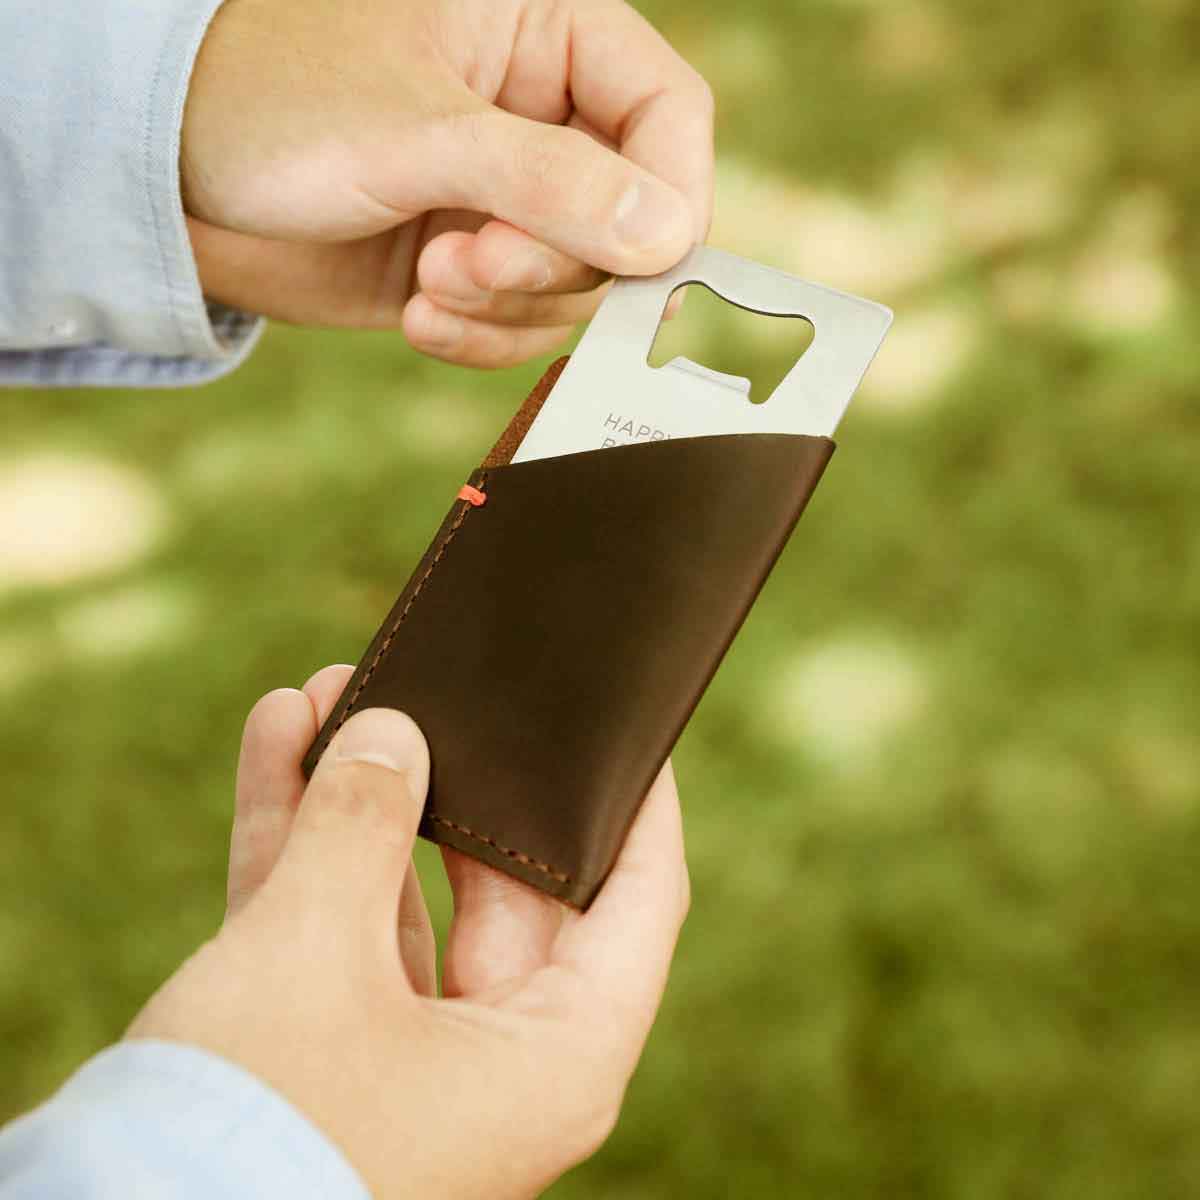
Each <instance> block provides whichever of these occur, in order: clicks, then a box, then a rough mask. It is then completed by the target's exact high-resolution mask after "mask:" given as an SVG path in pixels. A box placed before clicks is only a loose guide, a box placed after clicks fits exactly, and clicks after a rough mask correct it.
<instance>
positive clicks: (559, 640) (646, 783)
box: [305, 359, 834, 908]
mask: <svg viewBox="0 0 1200 1200" xmlns="http://www.w3.org/2000/svg"><path fill="white" fill-rule="evenodd" d="M565 363H566V360H565V359H561V360H559V361H558V362H557V363H555V364H554V366H553V367H551V369H550V370H549V371H548V372H547V374H546V375H545V376H544V377H543V379H542V380H541V382H540V383H539V384H538V386H537V388H535V389H534V391H533V393H532V394H531V395H530V397H529V399H528V400H527V401H526V403H525V404H524V405H523V406H522V408H521V410H520V411H519V412H518V413H517V415H516V416H515V417H514V418H513V421H512V422H511V424H510V425H509V427H508V429H507V430H506V431H505V433H504V434H503V435H502V436H501V438H500V440H499V441H498V442H497V444H496V447H495V448H494V449H493V451H492V452H491V454H489V455H488V457H487V459H485V461H484V463H483V464H482V465H481V466H480V467H479V469H478V470H476V471H475V472H474V473H473V474H472V475H471V477H470V480H469V486H470V488H473V489H475V494H474V495H473V496H471V498H467V499H463V498H460V499H458V500H457V501H455V503H454V504H453V505H452V507H451V509H450V511H449V513H447V515H446V518H445V520H444V521H443V522H442V525H441V527H440V529H439V530H438V532H437V535H436V536H435V538H434V539H433V542H432V543H431V544H430V546H429V549H428V550H427V551H426V552H425V554H424V556H423V557H422V559H421V561H420V563H418V565H417V568H416V570H415V571H414V572H413V574H412V577H411V578H410V579H409V581H408V584H407V585H406V586H405V588H404V590H403V592H401V594H400V597H399V599H398V600H397V601H396V604H395V606H394V607H393V609H392V611H391V612H390V613H389V614H388V617H387V619H386V620H385V621H384V623H383V625H382V626H381V628H380V629H379V632H378V633H377V634H376V635H375V638H374V639H373V640H372V642H371V644H370V646H369V647H368V649H367V651H366V653H365V655H364V656H363V658H362V661H361V662H360V663H359V665H358V668H357V669H356V670H355V672H354V675H353V677H352V678H351V680H350V682H349V684H348V685H347V687H346V689H345V691H344V693H343V694H342V697H341V698H340V700H339V701H338V703H337V705H336V707H335V708H334V710H333V712H332V713H331V714H330V717H329V719H328V721H327V722H326V723H325V726H324V728H323V729H322V730H321V732H320V734H319V736H318V737H317V739H316V741H315V743H314V744H313V746H312V748H311V750H310V751H309V753H308V756H307V757H306V759H305V771H306V772H311V771H312V769H313V767H315V765H316V762H317V760H318V759H319V757H320V755H321V754H322V752H323V751H324V749H325V747H326V746H327V745H328V744H329V741H330V739H331V738H332V737H333V735H334V734H335V733H336V732H337V730H338V729H339V728H340V727H341V725H342V723H343V722H344V721H345V720H346V719H347V718H348V717H349V716H350V715H351V714H352V713H354V712H357V711H359V710H361V709H364V708H370V707H377V706H382V707H390V708H396V709H401V710H403V711H405V712H407V713H408V714H409V715H411V716H412V717H413V718H414V720H416V721H417V723H418V724H419V725H420V726H421V728H422V730H423V731H424V733H425V736H426V739H427V741H428V743H429V748H430V758H431V782H430V791H429V798H428V801H427V804H426V807H425V811H424V814H423V817H422V820H421V827H420V829H421V834H422V835H423V836H424V837H426V838H428V839H430V840H431V841H434V842H438V843H441V844H443V845H448V846H452V847H454V848H455V849H457V850H460V851H462V852H463V853H466V854H469V855H472V856H473V857H475V858H477V859H480V860H482V861H483V862H486V863H489V864H490V865H492V866H493V867H496V868H498V869H499V870H501V871H504V872H507V873H508V874H509V875H512V876H515V877H516V878H518V879H521V880H523V881H524V882H526V883H528V884H531V885H532V886H533V887H536V888H539V889H541V890H542V891H544V892H547V893H550V894H551V895H554V896H557V897H559V898H560V899H562V900H564V901H566V902H567V903H569V904H572V905H575V906H578V907H580V908H586V907H587V906H588V905H589V904H590V903H591V901H592V900H593V899H594V897H595V895H596V893H597V891H598V890H599V888H600V886H601V884H602V883H603V882H604V879H605V878H606V876H607V875H608V873H609V871H610V870H611V869H612V866H613V863H614V862H615V860H616V857H617V854H618V852H619V851H620V848H621V844H622V842H623V840H624V838H625V835H626V833H627V832H628V829H629V827H630V825H631V824H632V822H633V819H634V817H635V816H636V814H637V811H638V808H639V806H640V804H641V802H642V799H643V797H644V796H645V794H646V792H647V790H648V789H649V787H650V784H651V783H652V782H653V780H654V778H655V776H656V775H657V774H658V772H659V770H660V769H661V767H662V765H663V763H664V762H665V761H666V759H667V757H668V755H669V754H670V753H671V750H672V748H673V746H674V744H675V742H676V740H677V738H678V737H679V735H680V733H681V732H682V730H683V728H684V726H685V725H686V723H687V721H688V718H689V717H690V716H691V713H692V711H693V709H694V708H695V706H696V704H697V703H698V702H699V700H700V697H701V696H702V695H703V693H704V690H705V688H706V687H707V686H708V683H709V681H710V680H711V679H712V677H713V674H714V673H715V672H716V670H717V667H718V665H719V664H720V662H721V659H722V657H723V656H724V654H725V652H726V650H727V649H728V648H729V645H730V643H731V642H732V641H733V638H734V636H735V635H736V633H737V631H738V629H739V628H740V627H741V625H742V622H743V621H744V620H745V618H746V615H747V613H748V612H749V610H750V608H751V606H752V605H753V603H754V600H755V598H756V596H757V595H758V592H759V590H760V589H761V587H762V585H763V583H764V582H765V580H766V578H767V576H768V574H769V573H770V571H771V568H772V567H773V565H774V563H775V561H776V559H777V557H778V556H779V554H780V552H781V550H782V549H783V547H784V545H785V543H786V542H787V540H788V537H789V535H790V534H791V531H792V529H793V527H794V525H795V523H796V521H797V520H798V519H799V517H800V514H801V512H802V511H803V510H804V507H805V505H806V504H807V502H808V499H809V497H810V496H811V495H812V492H813V490H814V488H815V487H816V485H817V483H818V481H819V480H820V477H821V474H822V472H823V471H824V469H825V466H826V464H827V463H828V461H829V458H830V456H831V455H832V453H833V450H834V443H833V442H832V441H831V440H830V439H829V438H825V437H815V436H807V435H803V434H758V433H741V434H733V435H728V436H713V437H691V438H679V439H674V440H662V441H656V442H644V443H640V444H636V445H628V446H617V447H611V448H608V449H603V450H594V451H584V452H581V453H575V454H566V455H562V456H560V457H555V458H543V459H535V460H530V461H525V462H520V463H517V464H515V465H513V464H510V462H509V460H510V459H511V457H512V455H513V453H514V452H515V450H516V448H517V446H519V445H520V442H521V440H522V438H523V437H524V434H525V431H526V430H528V428H529V425H530V423H531V422H532V420H533V418H534V416H536V414H537V411H538V409H539V407H540V405H541V404H542V402H543V401H544V400H545V398H546V396H547V395H548V394H549V392H550V389H551V388H552V387H553V386H554V383H555V381H556V380H557V378H558V375H559V374H560V373H561V371H562V368H563V366H564V365H565ZM464 492H466V489H464ZM481 497H482V498H483V499H482V503H480V499H481Z"/></svg>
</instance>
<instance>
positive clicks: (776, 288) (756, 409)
mask: <svg viewBox="0 0 1200 1200" xmlns="http://www.w3.org/2000/svg"><path fill="white" fill-rule="evenodd" d="M691 283H700V284H704V285H705V286H706V287H708V288H709V289H711V290H712V291H713V292H715V293H716V294H717V295H718V296H720V297H721V298H722V299H724V300H726V301H728V302H729V303H731V304H734V305H737V306H738V307H739V308H744V309H748V310H750V311H751V312H757V313H761V314H763V315H764V316H776V317H803V318H805V319H806V320H808V321H809V322H811V324H812V326H813V330H814V333H813V341H812V345H811V346H809V348H808V349H807V351H805V353H804V355H803V357H802V358H801V359H800V360H799V361H798V362H797V363H796V365H795V366H794V367H793V368H792V369H791V371H790V372H789V373H788V374H787V376H786V377H785V378H784V380H783V381H782V383H780V385H779V387H778V388H776V389H775V392H774V393H773V394H772V395H771V396H770V397H769V398H768V399H766V400H765V401H763V402H762V403H761V404H755V403H751V400H750V384H749V381H748V380H746V379H742V378H740V377H738V376H732V375H723V374H721V373H720V372H718V371H713V370H710V369H709V368H707V367H704V366H701V365H700V364H698V363H694V362H692V361H691V360H690V359H686V358H676V359H673V360H672V361H671V362H669V363H667V364H666V365H664V366H662V367H651V366H650V365H649V361H648V360H649V356H650V351H651V348H652V347H653V345H654V340H655V337H656V335H657V333H658V327H659V324H660V322H661V320H662V316H663V313H664V311H665V310H666V307H667V303H668V302H669V300H670V298H671V296H672V294H673V293H674V292H675V291H677V290H678V289H679V288H681V287H686V286H687V285H688V284H691ZM891 322H892V314H891V312H890V310H889V309H887V308H885V307H884V306H883V305H882V304H876V303H874V302H873V301H870V300H863V299H861V298H859V297H858V296H851V295H847V294H846V293H845V292H836V291H833V290H832V289H830V288H826V287H821V286H820V285H818V284H815V283H809V282H807V281H805V280H803V279H797V278H796V277H794V276H792V275H786V274H784V273H783V272H782V271H776V270H773V269H772V268H770V267H766V266H763V265H761V264H760V263H756V262H752V261H750V260H749V259H744V258H739V257H737V256H736V255H733V254H728V253H726V252H725V251H722V250H716V249H713V248H712V247H709V246H697V247H696V248H695V249H694V250H693V251H692V252H691V253H690V254H689V255H688V256H687V257H686V258H685V259H684V260H683V261H682V262H681V263H679V265H678V266H676V267H675V268H673V269H672V270H670V271H667V272H665V273H664V274H662V275H656V276H652V277H650V278H623V279H619V280H617V282H616V283H615V284H614V285H613V287H612V290H611V291H610V292H609V294H608V296H607V297H606V298H605V300H604V303H603V304H602V305H601V307H600V310H599V311H598V312H597V313H596V316H595V317H594V318H593V319H592V323H591V325H590V326H589V327H588V330H587V332H586V333H585V334H584V336H583V338H582V340H581V341H580V343H579V346H578V348H577V349H576V350H575V352H574V353H573V354H572V356H571V360H570V362H569V363H568V364H567V367H566V369H565V370H564V371H563V373H562V376H561V378H560V379H559V380H558V382H557V383H556V384H555V386H554V390H553V391H552V392H551V393H550V396H549V398H548V399H547V400H546V403H545V404H544V405H543V406H542V409H541V411H540V412H539V413H538V415H537V417H536V418H535V419H534V422H533V424H532V425H531V427H530V429H529V432H528V433H527V434H526V436H525V438H524V440H523V441H522V442H521V445H520V446H519V447H518V449H517V452H516V454H515V455H514V456H513V459H512V461H513V462H514V463H519V462H526V461H528V460H530V459H538V458H553V457H556V456H558V455H562V454H573V453H577V452H578V451H581V450H598V449H603V448H605V447H609V446H624V445H630V444H632V443H636V442H641V441H661V440H665V439H668V438H685V437H704V436H713V435H718V434H730V433H794V434H810V435H815V436H823V437H832V436H833V433H834V431H835V430H836V429H837V426H838V422H839V421H840V420H841V418H842V414H843V413H844V412H845V411H846V407H847V406H848V405H849V403H850V399H851V397H852V396H853V395H854V391H855V389H856V388H857V387H858V384H859V382H860V380H861V379H862V377H863V374H864V373H865V372H866V369H867V367H868V366H869V365H870V363H871V360H872V359H873V358H874V357H875V353H876V351H877V350H878V349H879V346H880V344H881V343H882V342H883V338H884V335H885V334H886V333H887V331H888V327H889V326H890V325H891ZM614 397H617V398H620V399H621V400H622V401H623V404H622V405H621V406H620V407H619V408H618V407H615V401H614Z"/></svg>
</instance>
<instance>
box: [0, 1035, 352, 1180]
mask: <svg viewBox="0 0 1200 1200" xmlns="http://www.w3.org/2000/svg"><path fill="white" fill-rule="evenodd" d="M0 1197H2V1198H3V1200H318V1198H320V1200H369V1197H368V1194H367V1191H366V1189H365V1188H364V1187H363V1185H362V1182H361V1181H360V1180H359V1178H358V1176H357V1174H356V1173H355V1172H354V1170H353V1168H352V1167H351V1166H350V1164H349V1163H348V1162H347V1161H346V1159H345V1158H344V1157H343V1156H342V1154H341V1152H340V1151H339V1150H337V1149H336V1148H335V1147H334V1146H333V1144H332V1143H331V1142H329V1141H327V1140H326V1139H325V1138H324V1137H322V1136H320V1135H319V1134H318V1133H317V1132H316V1130H315V1129H314V1128H313V1126H312V1125H311V1124H309V1122H308V1121H307V1120H305V1118H304V1117H302V1116H301V1115H300V1114H299V1113H298V1112H297V1111H296V1110H295V1109H294V1108H293V1107H292V1106H291V1105H290V1104H288V1103H287V1101H286V1100H284V1099H283V1098H282V1097H281V1096H279V1094H278V1093H276V1092H274V1091H272V1090H271V1089H270V1088H269V1087H267V1086H266V1084H264V1083H261V1082H260V1081H259V1080H257V1079H256V1078H255V1077H254V1076H253V1075H249V1074H247V1073H246V1072H245V1071H243V1070H242V1069H241V1068H240V1067H235V1066H234V1065H233V1064H232V1063H228V1062H226V1061H224V1059H220V1058H217V1057H216V1056H215V1055H212V1054H207V1053H205V1052H204V1051H203V1050H197V1049H195V1048H194V1047H191V1046H181V1045H175V1044H173V1043H169V1042H149V1041H146V1042H122V1043H121V1044H120V1045H119V1046H113V1047H112V1048H111V1049H108V1050H105V1051H104V1053H103V1054H100V1055H97V1057H95V1058H93V1059H92V1060H91V1062H89V1063H87V1064H86V1065H85V1066H83V1067H82V1068H81V1069H80V1070H79V1071H78V1072H77V1073H76V1074H75V1075H74V1076H73V1077H72V1078H71V1079H70V1080H69V1081H68V1082H67V1084H66V1085H65V1086H64V1087H63V1088H62V1090H61V1091H60V1092H59V1093H58V1094H57V1095H56V1096H55V1097H54V1098H53V1099H51V1100H50V1101H48V1102H47V1103H46V1104H44V1105H42V1107H41V1108H39V1109H36V1110H35V1111H34V1112H31V1113H30V1114H29V1115H28V1116H25V1117H22V1118H21V1119H20V1120H18V1121H14V1122H13V1123H12V1124H11V1125H9V1126H7V1127H6V1128H5V1129H4V1131H3V1132H2V1133H0Z"/></svg>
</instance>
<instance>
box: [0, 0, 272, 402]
mask: <svg viewBox="0 0 1200 1200" xmlns="http://www.w3.org/2000/svg"><path fill="white" fill-rule="evenodd" d="M220 4H221V0H156V2H155V3H153V4H136V5H131V4H129V3H128V0H88V2H87V3H86V4H74V3H71V4H56V5H55V6H54V7H55V14H54V19H53V20H48V19H47V17H46V14H45V12H44V11H43V9H42V7H41V6H40V5H18V6H17V9H16V15H15V17H14V18H13V19H14V20H15V21H16V24H17V26H18V28H17V29H16V30H15V31H14V36H13V37H12V38H11V39H8V38H6V39H5V41H7V42H8V48H7V49H3V48H0V114H3V118H4V126H5V130H4V134H5V136H4V139H3V143H7V144H8V146H9V147H13V148H15V152H14V154H13V161H11V162H10V164H9V165H10V167H11V168H12V169H11V170H6V171H5V172H4V176H5V177H4V178H3V179H2V180H0V200H2V201H4V202H3V203H0V245H2V246H3V254H2V257H0V380H3V381H4V382H11V383H25V384H34V385H48V386H60V385H72V384H101V385H104V384H109V385H127V384H147V385H149V384H152V385H159V386H161V385H167V386H169V385H172V384H186V383H197V382H203V381H206V380H208V379H212V378H215V377H216V376H218V375H221V374H223V373H225V372H226V371H228V370H230V369H232V368H233V367H234V366H236V365H238V364H239V363H240V362H241V361H242V360H243V359H244V358H245V357H246V355H247V354H248V353H249V351H250V349H251V348H252V346H253V344H254V342H255V340H256V339H257V337H258V334H259V333H260V331H261V322H260V321H258V320H256V319H255V318H253V317H250V316H248V315H246V314H244V313H237V312H233V311H231V310H228V309H221V308H216V307H210V306H208V305H206V303H205V300H204V296H203V294H202V291H201V285H200V279H199V276H198V273H197V270H196V262H195V257H194V255H193V253H192V247H191V241H190V239H189V237H188V232H187V223H186V220H185V218H184V212H183V202H182V196H181V187H180V175H179V156H180V137H181V131H182V125H183V111H184V104H185V101H186V99H187V92H188V85H189V83H190V79H191V73H192V69H193V66H194V64H195V59H196V55H197V53H198V51H199V48H200V44H201V42H202V41H203V38H204V35H205V33H206V31H207V29H208V25H209V23H210V21H211V20H212V18H213V16H214V14H215V13H216V11H217V9H218V8H219V7H220ZM7 20H8V18H6V21H7ZM3 143H0V146H2V145H3Z"/></svg>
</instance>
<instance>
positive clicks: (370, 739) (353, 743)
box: [337, 712, 404, 775]
mask: <svg viewBox="0 0 1200 1200" xmlns="http://www.w3.org/2000/svg"><path fill="white" fill-rule="evenodd" d="M374 718H375V713H373V712H372V713H367V714H366V715H364V716H361V717H359V718H357V719H355V720H353V721H348V722H347V723H346V725H345V726H344V727H343V728H342V731H341V733H339V734H338V739H337V761H338V762H339V763H366V764H367V765H368V766H372V767H386V768H387V770H389V771H395V772H396V773H397V774H398V775H400V774H403V773H404V765H403V763H402V762H401V757H402V751H403V748H404V747H403V745H402V744H401V741H402V739H401V738H400V737H397V736H396V732H395V726H394V724H393V723H392V722H390V721H388V720H387V719H386V717H385V718H384V719H382V720H380V719H374ZM389 735H390V736H389Z"/></svg>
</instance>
